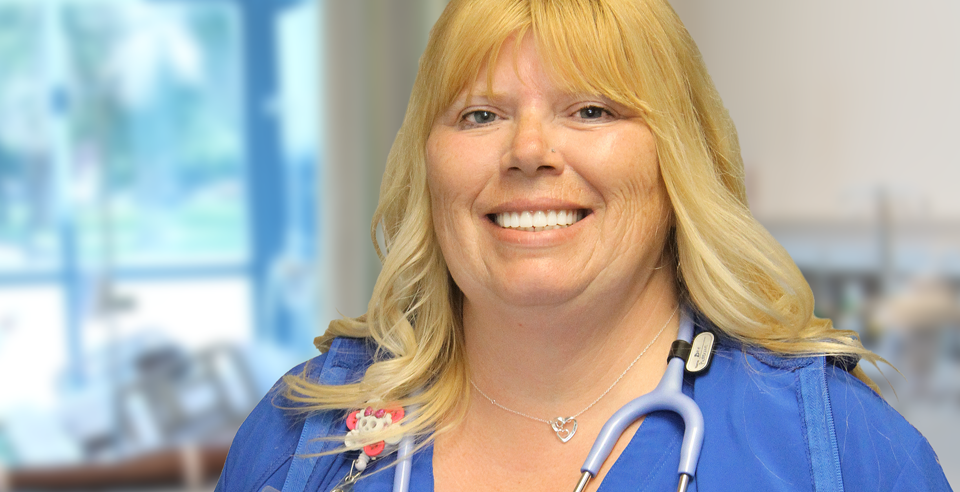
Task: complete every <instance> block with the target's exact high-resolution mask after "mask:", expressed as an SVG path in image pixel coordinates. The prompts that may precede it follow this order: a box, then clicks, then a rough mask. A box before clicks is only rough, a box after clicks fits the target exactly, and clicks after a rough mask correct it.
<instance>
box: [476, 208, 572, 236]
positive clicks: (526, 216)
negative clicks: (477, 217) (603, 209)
mask: <svg viewBox="0 0 960 492" xmlns="http://www.w3.org/2000/svg"><path fill="white" fill-rule="evenodd" d="M589 214H590V210H587V209H584V208H580V209H574V210H523V211H516V212H501V213H496V214H489V215H487V218H489V219H490V221H491V222H493V223H494V224H497V225H498V226H500V227H502V228H504V229H514V230H518V231H527V232H540V231H551V230H554V229H564V228H566V227H570V226H572V225H573V224H576V223H577V222H579V221H581V220H583V218H584V217H586V216H587V215H589Z"/></svg>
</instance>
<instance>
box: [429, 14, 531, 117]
mask: <svg viewBox="0 0 960 492" xmlns="http://www.w3.org/2000/svg"><path fill="white" fill-rule="evenodd" d="M502 4H503V2H494V1H477V2H460V3H458V4H456V5H451V7H455V8H448V9H447V11H445V12H444V15H443V16H441V18H440V20H439V21H438V22H437V25H436V26H435V27H434V30H435V31H436V32H435V33H433V34H432V35H431V37H432V38H434V39H436V40H437V41H438V42H437V43H436V45H435V46H429V47H428V48H427V52H426V53H424V59H425V60H433V61H434V63H433V66H427V67H424V68H425V69H426V70H427V71H429V72H430V74H429V75H428V76H426V77H424V79H425V80H428V81H432V84H431V85H432V87H430V88H429V89H428V90H427V92H428V93H429V94H432V95H433V97H432V99H431V102H430V107H429V109H428V114H429V115H430V116H431V119H430V121H429V122H427V123H428V124H430V125H432V123H433V119H436V117H437V116H439V115H440V114H442V113H443V112H444V111H445V110H446V109H447V108H448V107H449V106H450V105H451V104H453V102H454V101H455V100H456V99H457V97H459V96H460V94H461V93H462V92H463V91H464V90H466V89H468V88H469V87H471V86H472V85H473V84H474V83H476V81H477V77H479V76H480V73H481V72H482V70H483V69H484V67H488V66H494V65H495V64H496V63H497V60H498V58H499V56H500V52H501V49H502V47H503V45H504V43H505V42H506V40H507V39H509V38H510V37H511V36H514V35H517V34H518V33H520V34H521V35H522V33H524V32H526V30H527V29H528V28H529V25H530V9H529V7H528V2H526V1H523V0H516V1H513V2H510V3H509V5H506V6H504V5H502ZM447 14H449V15H447ZM434 50H435V51H434ZM431 51H434V52H433V53H431ZM487 77H488V80H487V82H488V83H487V87H490V86H491V85H492V84H491V82H492V80H490V79H491V78H492V73H488V75H487Z"/></svg>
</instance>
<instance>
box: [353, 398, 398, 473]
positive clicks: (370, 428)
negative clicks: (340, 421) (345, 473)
mask: <svg viewBox="0 0 960 492" xmlns="http://www.w3.org/2000/svg"><path fill="white" fill-rule="evenodd" d="M403 415H404V412H403V407H389V408H380V409H377V408H374V407H372V406H368V407H367V408H365V409H363V410H357V411H354V412H350V414H349V415H347V428H348V429H350V432H347V435H346V436H344V439H343V444H344V446H346V448H347V449H351V450H354V449H359V450H360V456H359V457H358V458H357V460H356V461H355V462H354V466H355V467H356V469H357V471H363V470H364V469H365V468H366V467H367V463H369V462H370V461H372V460H374V459H376V458H377V457H378V456H380V455H381V454H383V453H384V451H392V450H393V447H395V446H396V445H397V444H398V443H399V442H400V436H399V435H398V436H395V437H392V438H389V439H385V440H383V441H378V442H375V443H373V444H368V445H365V446H362V445H361V443H362V442H364V440H365V439H364V438H365V437H367V436H369V435H370V434H372V433H374V432H379V431H382V430H385V429H387V428H389V427H390V426H391V425H393V424H395V423H397V422H399V421H400V420H401V419H402V418H403Z"/></svg>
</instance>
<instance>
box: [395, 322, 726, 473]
mask: <svg viewBox="0 0 960 492" xmlns="http://www.w3.org/2000/svg"><path fill="white" fill-rule="evenodd" d="M713 342H714V338H713V334H712V333H710V332H702V333H700V334H699V335H697V338H696V339H694V338H693V320H692V319H691V318H690V315H689V313H688V312H687V310H686V309H683V310H682V312H681V314H680V327H679V329H678V330H677V340H676V341H674V342H673V346H672V347H671V348H670V356H669V361H668V362H667V370H666V372H664V374H663V377H661V378H660V383H658V384H657V387H656V388H654V390H653V391H651V392H649V393H647V394H645V395H643V396H641V397H639V398H637V399H635V400H633V401H631V402H629V403H627V404H626V405H624V406H623V408H621V409H620V410H617V412H616V413H614V414H613V416H612V417H610V420H608V421H607V423H606V424H604V425H603V428H602V429H600V435H599V436H598V437H597V440H596V441H594V443H593V448H591V449H590V453H589V454H588V455H587V460H586V461H585V462H584V463H583V466H582V467H580V471H581V472H582V473H583V475H581V477H580V481H579V482H577V488H576V489H574V492H583V490H584V489H585V488H586V487H587V484H588V483H589V482H590V480H591V479H592V478H593V477H595V476H597V473H599V471H600V466H601V465H603V462H604V461H606V459H607V457H608V456H610V451H611V450H613V446H614V445H615V444H616V443H617V441H618V440H619V439H620V435H621V434H623V431H624V430H626V428H627V427H629V426H630V424H632V423H633V422H635V421H636V420H637V419H639V418H641V417H643V416H644V415H647V414H648V413H650V412H657V411H668V412H676V413H677V414H679V415H680V417H681V418H683V426H684V430H683V442H682V444H681V445H680V466H678V467H677V474H678V475H679V476H680V477H679V483H678V485H677V492H685V491H686V490H687V486H689V485H690V480H691V479H692V478H693V477H694V475H695V474H696V472H697V461H698V460H699V459H700V448H701V447H702V446H703V414H702V413H701V412H700V407H699V406H697V403H696V402H695V401H693V398H690V397H689V396H687V395H685V394H684V393H683V373H684V371H688V372H691V373H697V372H700V371H702V370H704V369H706V367H707V366H708V365H709V364H710V357H711V355H712V350H713ZM413 450H414V442H413V438H412V437H404V438H403V439H402V440H401V441H400V444H399V448H398V450H397V452H398V453H397V456H398V460H399V462H398V463H397V467H396V475H394V480H393V490H394V492H407V491H408V490H409V487H410V470H411V461H412V460H411V459H410V457H411V456H412V455H413Z"/></svg>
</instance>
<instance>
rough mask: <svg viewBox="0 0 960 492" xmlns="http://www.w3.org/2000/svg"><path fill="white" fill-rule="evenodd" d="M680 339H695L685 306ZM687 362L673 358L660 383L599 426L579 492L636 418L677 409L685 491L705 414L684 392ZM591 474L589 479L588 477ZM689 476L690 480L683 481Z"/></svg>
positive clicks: (693, 470) (680, 469)
mask: <svg viewBox="0 0 960 492" xmlns="http://www.w3.org/2000/svg"><path fill="white" fill-rule="evenodd" d="M677 340H684V341H686V342H687V343H690V342H691V341H692V340H693V320H692V319H691V318H690V314H689V313H688V312H687V310H686V309H684V310H682V311H681V314H680V326H679V328H678V330H677ZM685 364H686V361H684V360H683V359H681V358H678V357H676V358H672V359H670V361H669V362H668V363H667V369H666V371H665V372H664V374H663V377H661V378H660V382H659V383H658V384H657V387H656V388H654V389H653V391H651V392H649V393H647V394H645V395H643V396H640V397H638V398H636V399H634V400H632V401H630V402H629V403H627V404H626V405H624V406H623V407H622V408H620V410H617V412H616V413H614V414H613V416H612V417H610V420H608V421H607V423H606V424H604V425H603V428H602V429H600V435H599V436H597V440H596V441H594V443H593V447H592V448H591V449H590V453H589V454H587V459H586V461H584V463H583V466H582V467H581V468H580V471H581V473H583V475H581V480H580V483H579V484H578V485H577V489H576V491H580V490H583V488H585V487H586V483H587V482H588V481H589V478H592V477H595V476H597V473H599V472H600V467H601V466H602V465H603V462H604V461H606V460H607V458H608V457H609V456H610V451H612V450H613V446H614V445H616V443H617V441H618V440H619V439H620V436H621V435H622V434H623V431H625V430H626V429H627V427H629V426H630V424H632V423H633V422H635V421H636V420H637V419H639V418H641V417H643V416H644V415H647V414H649V413H650V412H657V411H664V410H665V411H670V412H676V413H677V414H679V415H680V417H681V418H683V425H684V432H683V442H682V444H681V445H680V463H679V465H678V467H677V473H678V474H679V475H680V476H681V485H680V489H679V490H685V489H686V487H685V482H687V481H688V480H689V478H692V477H693V476H694V475H695V474H696V471H697V462H698V461H699V459H700V449H701V448H702V447H703V413H702V412H701V411H700V407H699V406H697V403H696V402H695V401H693V398H690V397H689V396H687V395H685V394H684V393H683V372H684V366H685ZM587 474H589V478H588V477H587ZM683 475H687V477H688V480H683V479H682V477H683Z"/></svg>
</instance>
